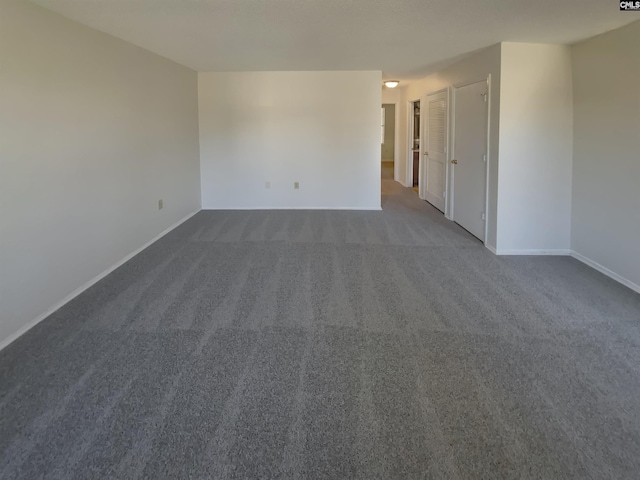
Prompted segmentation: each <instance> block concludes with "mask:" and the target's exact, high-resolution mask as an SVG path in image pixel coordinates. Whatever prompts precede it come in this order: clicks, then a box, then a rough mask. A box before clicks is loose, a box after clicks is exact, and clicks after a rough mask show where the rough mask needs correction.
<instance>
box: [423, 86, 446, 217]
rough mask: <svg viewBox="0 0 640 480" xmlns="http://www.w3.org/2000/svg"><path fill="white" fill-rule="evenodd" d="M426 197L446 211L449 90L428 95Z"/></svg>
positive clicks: (425, 159) (425, 151) (425, 163)
mask: <svg viewBox="0 0 640 480" xmlns="http://www.w3.org/2000/svg"><path fill="white" fill-rule="evenodd" d="M426 112H427V118H426V119H425V120H426V121H425V122H424V123H425V138H426V148H425V149H424V151H423V152H422V154H423V155H422V158H423V160H424V162H423V163H424V166H425V169H424V170H425V181H424V182H423V183H424V199H425V200H426V201H427V202H429V203H430V204H432V205H433V206H434V207H436V208H437V209H438V210H440V211H441V212H444V199H445V195H446V194H445V190H446V184H447V163H446V162H447V92H446V91H445V92H439V93H435V94H433V95H429V96H428V97H427V108H426Z"/></svg>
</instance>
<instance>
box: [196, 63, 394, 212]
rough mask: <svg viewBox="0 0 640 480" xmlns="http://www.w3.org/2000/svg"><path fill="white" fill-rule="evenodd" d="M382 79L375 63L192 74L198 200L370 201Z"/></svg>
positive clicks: (275, 203) (261, 204)
mask: <svg viewBox="0 0 640 480" xmlns="http://www.w3.org/2000/svg"><path fill="white" fill-rule="evenodd" d="M381 81H382V74H381V72H379V71H378V72H375V71H366V72H365V71H353V72H233V73H200V74H199V75H198V85H199V105H200V152H201V178H202V206H203V208H205V209H257V208H330V209H335V208H348V209H379V208H380V106H381V105H382V101H381V89H380V85H381ZM294 182H299V186H300V188H299V189H298V190H295V189H294ZM267 183H268V185H269V187H270V188H266V186H267Z"/></svg>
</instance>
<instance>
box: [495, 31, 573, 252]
mask: <svg viewBox="0 0 640 480" xmlns="http://www.w3.org/2000/svg"><path fill="white" fill-rule="evenodd" d="M501 65H502V66H501V76H500V82H501V88H500V148H499V151H500V167H499V186H498V225H497V227H498V232H497V245H496V247H497V250H498V253H532V252H538V253H543V252H555V253H567V252H568V250H569V247H570V228H571V163H572V144H573V140H572V137H573V113H572V112H573V110H572V80H571V48H570V47H569V46H562V45H542V44H527V43H503V44H502V61H501Z"/></svg>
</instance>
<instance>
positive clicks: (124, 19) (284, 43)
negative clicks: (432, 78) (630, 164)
mask: <svg viewBox="0 0 640 480" xmlns="http://www.w3.org/2000/svg"><path fill="white" fill-rule="evenodd" d="M33 3H36V4H39V5H41V6H43V7H45V8H48V9H50V10H53V11H55V12H58V13H60V14H62V15H64V16H66V17H69V18H71V19H74V20H77V21H79V22H81V23H84V24H86V25H88V26H90V27H93V28H96V29H98V30H101V31H103V32H106V33H109V34H111V35H114V36H116V37H119V38H122V39H124V40H127V41H129V42H131V43H133V44H136V45H139V46H141V47H143V48H146V49H148V50H151V51H152V52H156V53H158V54H160V55H163V56H165V57H167V58H170V59H172V60H174V61H176V62H178V63H181V64H183V65H186V66H188V67H191V68H193V69H195V70H198V71H201V72H207V71H246V70H382V71H383V76H384V77H385V78H392V77H394V78H399V79H402V80H408V79H412V78H417V77H421V76H424V75H425V74H427V73H429V72H431V71H433V70H434V68H436V67H437V66H442V65H443V64H445V63H451V59H454V58H456V57H459V56H461V55H464V54H466V53H468V52H472V51H475V50H478V49H480V48H483V47H486V46H489V45H492V44H495V43H498V42H501V41H515V42H541V43H573V42H576V41H578V40H582V39H585V38H588V37H591V36H593V35H596V34H598V33H602V32H605V31H608V30H611V29H613V28H616V27H619V26H622V25H624V24H626V23H629V22H631V21H633V20H637V19H638V18H639V17H640V16H639V15H636V14H635V13H629V12H619V11H618V2H617V1H615V0H529V1H525V0H33Z"/></svg>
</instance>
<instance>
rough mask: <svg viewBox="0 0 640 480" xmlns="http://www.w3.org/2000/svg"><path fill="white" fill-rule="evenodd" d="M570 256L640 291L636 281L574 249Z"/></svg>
mask: <svg viewBox="0 0 640 480" xmlns="http://www.w3.org/2000/svg"><path fill="white" fill-rule="evenodd" d="M571 256H572V257H573V258H575V259H576V260H579V261H581V262H582V263H584V264H585V265H588V266H590V267H591V268H593V269H594V270H597V271H599V272H600V273H603V274H605V275H606V276H607V277H609V278H612V279H613V280H615V281H616V282H619V283H621V284H622V285H624V286H625V287H629V288H630V289H631V290H633V291H634V292H638V293H640V285H638V284H636V283H633V282H632V281H631V280H628V279H626V278H624V277H623V276H621V275H618V274H617V273H616V272H614V271H612V270H609V269H608V268H607V267H604V266H602V265H600V264H599V263H598V262H595V261H593V260H591V259H590V258H588V257H585V256H584V255H582V254H581V253H578V252H576V251H574V250H571Z"/></svg>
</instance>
